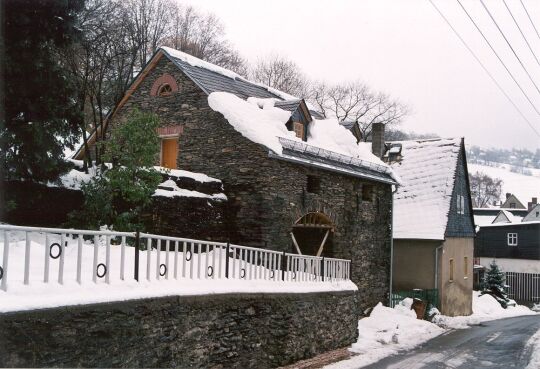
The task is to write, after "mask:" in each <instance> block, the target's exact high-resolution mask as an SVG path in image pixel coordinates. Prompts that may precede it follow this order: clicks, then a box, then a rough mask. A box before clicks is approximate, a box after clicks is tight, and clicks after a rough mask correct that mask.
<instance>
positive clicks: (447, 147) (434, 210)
mask: <svg viewBox="0 0 540 369" xmlns="http://www.w3.org/2000/svg"><path fill="white" fill-rule="evenodd" d="M400 143H401V144H402V150H401V154H402V156H403V157H402V159H401V161H399V162H396V163H393V164H391V167H392V169H393V170H394V171H395V172H397V174H398V175H399V177H401V186H399V187H398V190H397V192H396V194H395V195H394V238H401V239H431V240H444V235H445V231H446V225H447V222H448V212H449V209H450V200H451V198H452V190H453V187H454V179H455V175H456V168H457V160H458V157H459V150H460V147H461V139H459V138H448V139H436V140H422V141H402V142H400Z"/></svg>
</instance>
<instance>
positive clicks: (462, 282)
mask: <svg viewBox="0 0 540 369" xmlns="http://www.w3.org/2000/svg"><path fill="white" fill-rule="evenodd" d="M473 247H474V239H473V238H457V237H456V238H454V237H449V238H447V239H446V241H444V244H443V252H442V253H441V255H440V259H441V260H440V273H439V275H440V279H439V299H440V303H441V312H442V313H443V314H444V315H448V316H458V315H470V314H472V287H473ZM465 257H467V258H468V275H467V276H466V275H465V274H464V272H465V267H464V263H465V259H464V258H465ZM451 259H453V260H454V279H453V281H450V260H451Z"/></svg>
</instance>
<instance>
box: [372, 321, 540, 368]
mask: <svg viewBox="0 0 540 369" xmlns="http://www.w3.org/2000/svg"><path fill="white" fill-rule="evenodd" d="M538 330H540V316H538V315H533V316H521V317H516V318H508V319H500V320H492V321H488V322H485V323H482V324H481V325H479V326H474V327H471V328H469V329H460V330H455V331H451V332H449V333H445V334H443V335H441V336H438V337H436V338H434V339H432V340H430V341H428V342H426V344H424V345H422V346H420V347H419V348H417V349H415V350H413V351H411V352H409V353H404V354H401V355H396V356H392V357H388V358H386V359H383V360H381V361H379V362H378V363H375V364H373V365H370V366H366V367H364V368H370V369H379V368H394V369H398V368H399V369H427V368H430V369H431V368H461V369H476V368H525V367H527V363H528V362H529V360H530V358H531V354H532V351H533V347H530V346H527V345H526V343H527V341H528V340H529V339H530V338H531V336H533V335H534V334H535V333H536V332H537V331H538ZM529 368H530V366H529ZM529 368H527V369H529ZM539 369H540V368H539Z"/></svg>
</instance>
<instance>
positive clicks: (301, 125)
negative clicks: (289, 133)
mask: <svg viewBox="0 0 540 369" xmlns="http://www.w3.org/2000/svg"><path fill="white" fill-rule="evenodd" d="M297 128H299V129H297ZM293 132H294V135H295V136H296V138H299V139H301V140H302V141H303V140H304V135H305V128H304V123H302V122H293ZM299 133H300V135H301V136H300V137H299V136H298V134H299Z"/></svg>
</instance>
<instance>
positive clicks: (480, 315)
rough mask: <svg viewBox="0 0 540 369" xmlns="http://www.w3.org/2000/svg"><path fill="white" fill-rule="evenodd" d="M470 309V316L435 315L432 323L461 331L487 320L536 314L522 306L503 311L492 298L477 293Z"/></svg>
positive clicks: (474, 293) (475, 292)
mask: <svg viewBox="0 0 540 369" xmlns="http://www.w3.org/2000/svg"><path fill="white" fill-rule="evenodd" d="M472 309H473V313H472V315H469V316H456V317H448V316H444V315H436V316H435V317H434V318H433V322H434V323H436V324H438V325H440V326H442V327H446V328H452V329H463V328H468V327H469V326H471V325H477V324H480V323H482V322H485V321H489V320H495V319H502V318H511V317H515V316H520V315H535V314H536V313H535V312H534V311H532V310H531V309H529V308H528V307H526V306H523V305H516V306H509V307H508V308H506V309H504V308H503V307H502V306H501V304H499V303H498V302H497V300H495V299H494V298H493V296H491V295H482V296H480V292H479V291H473V306H472Z"/></svg>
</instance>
